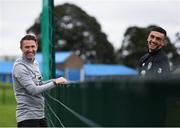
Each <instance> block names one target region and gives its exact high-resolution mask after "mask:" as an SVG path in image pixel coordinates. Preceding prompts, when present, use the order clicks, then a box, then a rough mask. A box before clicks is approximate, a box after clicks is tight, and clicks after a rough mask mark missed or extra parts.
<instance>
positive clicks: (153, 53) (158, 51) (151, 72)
mask: <svg viewBox="0 0 180 128" xmlns="http://www.w3.org/2000/svg"><path fill="white" fill-rule="evenodd" d="M165 41H166V30H164V29H163V28H161V27H154V28H152V29H151V30H150V33H149V35H148V38H147V45H148V53H146V54H145V55H144V56H142V57H141V58H140V59H139V62H138V72H139V75H140V76H142V77H148V78H149V77H157V76H165V75H168V74H169V73H170V66H169V61H168V58H167V56H166V54H165V53H164V51H163V50H162V48H163V47H164V45H165Z"/></svg>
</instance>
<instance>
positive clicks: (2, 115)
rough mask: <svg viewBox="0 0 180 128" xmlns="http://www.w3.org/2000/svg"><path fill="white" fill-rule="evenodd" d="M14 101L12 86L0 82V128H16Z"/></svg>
mask: <svg viewBox="0 0 180 128" xmlns="http://www.w3.org/2000/svg"><path fill="white" fill-rule="evenodd" d="M15 112H16V101H15V97H14V92H13V89H12V85H11V84H8V83H2V82H0V127H16V115H15Z"/></svg>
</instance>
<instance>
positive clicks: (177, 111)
mask: <svg viewBox="0 0 180 128" xmlns="http://www.w3.org/2000/svg"><path fill="white" fill-rule="evenodd" d="M179 86H180V85H179V80H178V79H165V80H153V81H152V80H136V79H130V80H119V81H96V82H84V83H79V84H70V85H68V86H66V85H63V86H61V87H57V88H54V89H52V90H51V91H49V92H47V93H45V99H46V118H47V120H48V124H49V126H52V127H53V126H54V127H70V126H73V127H78V126H111V127H112V126H180V93H179V91H180V90H179V89H180V87H179Z"/></svg>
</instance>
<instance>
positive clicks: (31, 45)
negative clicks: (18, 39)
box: [21, 40, 38, 60]
mask: <svg viewBox="0 0 180 128" xmlns="http://www.w3.org/2000/svg"><path fill="white" fill-rule="evenodd" d="M37 49H38V46H37V43H36V42H35V41H34V40H24V41H23V42H22V47H21V50H22V52H23V55H24V56H25V57H26V58H27V59H29V60H33V59H34V58H35V54H36V52H37Z"/></svg>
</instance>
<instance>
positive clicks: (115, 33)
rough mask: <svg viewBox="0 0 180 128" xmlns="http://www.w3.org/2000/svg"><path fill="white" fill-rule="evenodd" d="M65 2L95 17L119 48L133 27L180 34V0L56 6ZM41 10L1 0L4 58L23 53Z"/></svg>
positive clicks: (26, 2)
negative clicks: (25, 39) (22, 42)
mask: <svg viewBox="0 0 180 128" xmlns="http://www.w3.org/2000/svg"><path fill="white" fill-rule="evenodd" d="M65 2H68V3H73V4H75V5H77V6H79V7H80V8H82V9H83V10H84V11H85V12H86V13H87V14H89V15H90V16H93V17H95V18H96V19H97V21H98V22H99V23H100V24H101V27H102V31H103V32H104V33H106V35H107V36H108V40H109V41H110V42H111V43H112V44H113V46H114V47H115V49H118V48H120V46H121V41H122V38H123V35H124V32H125V30H126V29H127V28H128V27H130V26H138V27H147V26H149V25H152V24H155V25H160V26H161V27H164V28H165V29H166V30H167V33H168V36H169V37H170V39H171V41H174V40H175V33H176V32H178V31H179V32H180V0H54V3H55V5H57V4H63V3H65ZM41 10H42V0H0V55H12V54H13V55H15V54H20V53H21V51H20V50H19V40H20V39H21V37H22V36H24V34H25V31H26V30H27V28H29V27H30V26H31V25H32V24H33V23H34V21H35V19H36V18H37V17H38V16H39V14H40V11H41Z"/></svg>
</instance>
